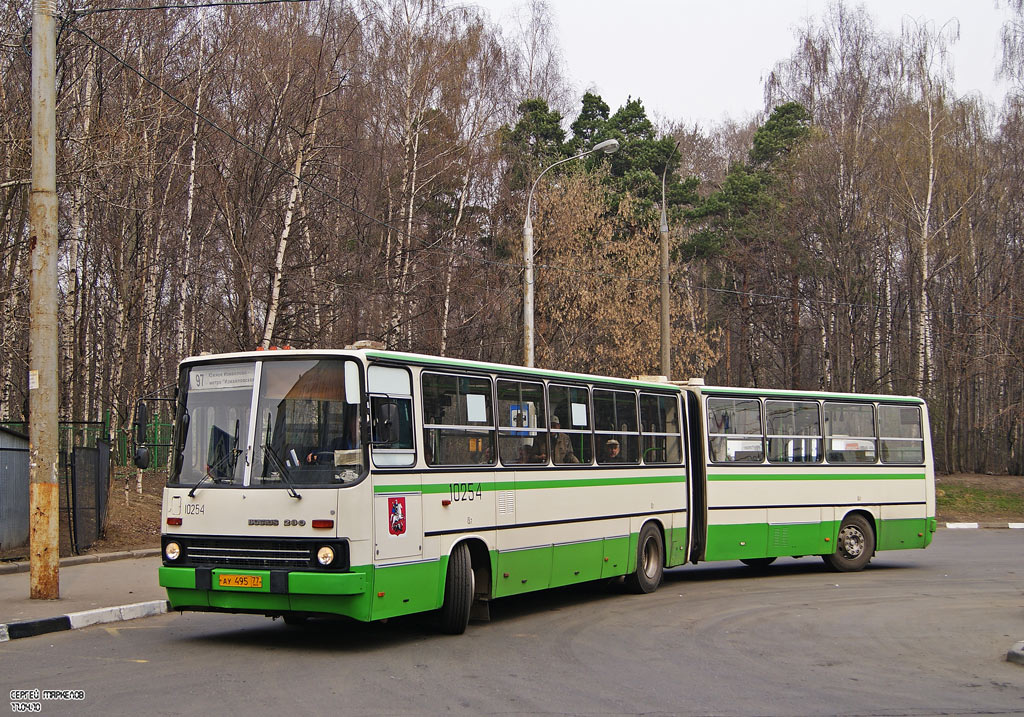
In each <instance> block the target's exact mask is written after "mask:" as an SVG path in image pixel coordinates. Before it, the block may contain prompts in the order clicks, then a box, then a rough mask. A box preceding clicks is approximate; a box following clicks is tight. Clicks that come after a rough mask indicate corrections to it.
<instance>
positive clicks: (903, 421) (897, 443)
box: [878, 404, 924, 463]
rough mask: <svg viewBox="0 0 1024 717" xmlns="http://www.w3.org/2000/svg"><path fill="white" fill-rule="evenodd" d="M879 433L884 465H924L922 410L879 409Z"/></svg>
mask: <svg viewBox="0 0 1024 717" xmlns="http://www.w3.org/2000/svg"><path fill="white" fill-rule="evenodd" d="M878 433H879V435H880V436H881V443H882V462H883V463H924V436H923V435H922V432H921V409H920V408H919V407H917V406H887V405H885V404H882V405H880V406H879V407H878Z"/></svg>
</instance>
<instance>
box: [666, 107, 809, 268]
mask: <svg viewBox="0 0 1024 717" xmlns="http://www.w3.org/2000/svg"><path fill="white" fill-rule="evenodd" d="M809 122H810V116H809V115H808V114H807V111H806V110H805V109H804V108H803V106H802V105H800V104H799V103H797V102H789V103H787V104H784V105H780V106H779V107H776V108H775V110H774V111H773V112H772V114H771V116H770V117H769V118H768V120H767V121H766V122H765V123H764V124H763V125H762V126H761V127H759V128H758V130H757V132H756V133H755V134H754V140H753V148H752V149H751V151H750V164H744V163H735V164H733V165H732V166H731V167H729V172H728V174H727V175H726V177H725V181H724V182H723V183H722V186H721V187H720V188H719V189H718V190H717V191H715V192H712V193H711V194H710V195H709V196H708V197H707V198H706V199H705V200H704V201H703V202H701V203H700V204H699V205H698V206H696V207H694V209H693V210H692V211H690V212H688V213H687V219H689V220H690V221H691V222H692V223H693V224H694V231H693V232H692V233H691V236H690V239H689V241H688V242H687V243H686V244H684V245H683V246H681V247H680V251H681V253H682V256H683V258H684V260H687V261H689V260H692V259H695V258H709V257H713V256H717V255H720V254H725V253H728V252H729V251H730V250H732V251H737V250H741V249H742V248H743V247H744V246H746V245H747V244H749V243H751V242H753V241H754V240H756V239H757V237H758V236H759V235H761V234H762V233H764V232H765V231H766V227H765V224H766V222H768V221H770V220H771V217H772V215H773V214H775V213H777V212H778V211H779V210H780V208H781V207H782V206H783V205H784V204H786V202H787V198H786V196H785V192H786V191H787V190H786V189H785V186H784V183H783V182H781V181H780V178H781V177H782V175H783V173H784V172H785V169H786V167H785V161H784V160H785V159H786V157H788V156H789V154H790V153H791V152H792V151H793V150H794V149H795V148H796V147H797V146H798V145H799V143H800V142H801V141H803V140H804V139H805V138H806V137H807V136H808V135H809V134H810V125H809Z"/></svg>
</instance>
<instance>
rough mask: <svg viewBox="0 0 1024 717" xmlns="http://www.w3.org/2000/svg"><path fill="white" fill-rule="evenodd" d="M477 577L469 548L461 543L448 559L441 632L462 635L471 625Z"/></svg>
mask: <svg viewBox="0 0 1024 717" xmlns="http://www.w3.org/2000/svg"><path fill="white" fill-rule="evenodd" d="M474 588H475V575H474V574H473V561H472V559H471V558H470V555H469V546H468V545H466V544H465V543H459V544H458V545H456V546H455V549H454V550H453V551H452V554H451V556H450V557H449V558H448V574H447V575H446V576H445V581H444V604H443V605H442V606H441V632H444V633H447V634H449V635H461V634H462V633H464V632H465V631H466V626H467V625H469V609H470V607H471V606H472V604H473V589H474Z"/></svg>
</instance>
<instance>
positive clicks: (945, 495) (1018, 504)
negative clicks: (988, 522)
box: [935, 483, 1024, 515]
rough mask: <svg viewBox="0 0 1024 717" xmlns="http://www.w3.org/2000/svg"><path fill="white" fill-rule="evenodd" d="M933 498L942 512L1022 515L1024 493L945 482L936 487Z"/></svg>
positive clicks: (1023, 512) (1023, 511) (1023, 513)
mask: <svg viewBox="0 0 1024 717" xmlns="http://www.w3.org/2000/svg"><path fill="white" fill-rule="evenodd" d="M935 499H936V507H937V509H938V511H939V512H942V513H971V514H979V515H983V514H992V515H1024V495H1018V494H1015V493H1007V492H1005V491H1001V490H993V489H991V488H977V487H973V486H966V485H957V484H955V483H952V484H950V483H945V484H943V485H942V486H941V487H939V488H937V489H936V491H935Z"/></svg>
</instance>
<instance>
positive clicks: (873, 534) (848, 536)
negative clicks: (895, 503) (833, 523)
mask: <svg viewBox="0 0 1024 717" xmlns="http://www.w3.org/2000/svg"><path fill="white" fill-rule="evenodd" d="M877 540H878V532H877V529H876V524H875V519H874V516H872V515H871V514H870V513H866V512H865V511H861V510H853V511H850V512H849V513H847V514H846V515H845V516H844V517H843V521H842V523H840V525H839V532H838V533H837V535H836V545H835V550H834V551H833V552H832V553H829V554H828V555H822V556H821V558H822V560H824V561H825V565H827V566H828V567H829V569H831V570H834V571H836V572H840V573H849V572H856V571H858V570H863V569H864V567H865V566H867V564H868V563H869V562H871V558H872V556H874V554H875V546H876V545H877Z"/></svg>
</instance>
